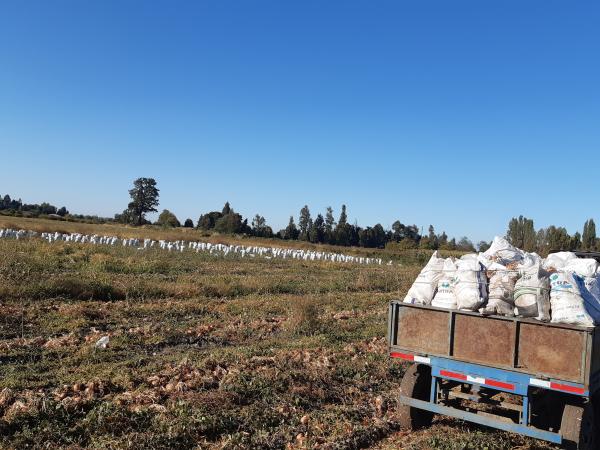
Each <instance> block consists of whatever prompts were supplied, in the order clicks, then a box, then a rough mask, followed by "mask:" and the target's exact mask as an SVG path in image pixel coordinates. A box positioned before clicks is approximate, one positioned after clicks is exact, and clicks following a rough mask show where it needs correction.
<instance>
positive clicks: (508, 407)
mask: <svg viewBox="0 0 600 450" xmlns="http://www.w3.org/2000/svg"><path fill="white" fill-rule="evenodd" d="M388 341H389V354H390V357H392V358H399V359H401V360H405V361H409V362H411V363H413V364H412V365H411V366H410V367H409V368H408V369H407V370H406V372H405V374H404V376H403V378H402V381H401V385H400V392H401V393H400V422H401V425H402V426H403V427H406V428H412V429H414V428H419V427H424V426H428V425H429V424H430V423H431V420H432V417H433V414H443V415H446V416H451V417H456V418H459V419H462V420H466V421H469V422H474V423H477V424H480V425H485V426H489V427H494V428H497V429H500V430H506V431H511V432H515V433H520V434H523V435H526V436H530V437H533V438H537V439H543V440H546V441H550V442H553V443H556V444H562V445H564V446H565V447H566V448H580V449H595V448H600V442H599V440H597V439H596V429H597V427H596V426H595V417H596V418H598V417H600V408H598V406H599V405H598V403H599V400H600V396H598V395H595V394H596V392H597V391H598V387H599V386H600V384H599V382H600V330H599V328H598V327H597V328H583V327H577V326H572V325H565V324H551V323H543V322H539V321H537V320H533V319H521V318H508V317H501V316H481V315H479V314H477V313H474V312H468V311H458V310H448V309H442V308H435V307H431V306H420V305H412V304H407V303H402V302H401V301H392V302H391V303H390V305H389V318H388Z"/></svg>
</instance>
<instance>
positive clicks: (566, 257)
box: [542, 252, 577, 271]
mask: <svg viewBox="0 0 600 450" xmlns="http://www.w3.org/2000/svg"><path fill="white" fill-rule="evenodd" d="M574 259H577V255H575V253H573V252H557V253H550V254H549V255H548V257H547V258H546V259H545V260H544V262H543V264H542V268H544V269H546V270H555V271H558V270H562V269H563V268H564V267H565V266H566V265H567V263H568V262H569V261H571V260H574Z"/></svg>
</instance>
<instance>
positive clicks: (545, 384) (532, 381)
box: [529, 378, 550, 389]
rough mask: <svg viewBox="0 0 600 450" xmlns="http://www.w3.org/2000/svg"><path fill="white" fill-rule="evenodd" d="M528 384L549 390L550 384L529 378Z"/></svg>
mask: <svg viewBox="0 0 600 450" xmlns="http://www.w3.org/2000/svg"><path fill="white" fill-rule="evenodd" d="M529 384H530V385H532V386H539V387H543V388H547V389H550V382H549V381H546V380H538V379H537V378H530V379H529Z"/></svg>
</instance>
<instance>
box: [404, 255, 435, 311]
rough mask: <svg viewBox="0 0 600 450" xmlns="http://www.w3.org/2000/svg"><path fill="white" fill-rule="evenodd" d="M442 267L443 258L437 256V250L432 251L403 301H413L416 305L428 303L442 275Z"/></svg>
mask: <svg viewBox="0 0 600 450" xmlns="http://www.w3.org/2000/svg"><path fill="white" fill-rule="evenodd" d="M443 267H444V258H440V257H439V256H438V252H437V251H435V252H433V255H431V258H430V259H429V262H428V263H427V265H426V266H425V267H423V269H422V270H421V273H419V276H418V277H417V279H416V280H415V282H414V283H413V285H412V286H411V287H410V289H409V290H408V293H407V294H406V297H404V303H413V304H418V305H430V304H431V300H432V299H433V296H434V294H435V290H436V289H437V285H438V281H439V280H440V278H441V276H442V269H443Z"/></svg>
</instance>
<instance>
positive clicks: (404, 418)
mask: <svg viewBox="0 0 600 450" xmlns="http://www.w3.org/2000/svg"><path fill="white" fill-rule="evenodd" d="M430 389H431V368H430V367H429V366H425V365H422V364H413V365H411V366H410V367H409V368H408V369H407V370H406V372H405V373H404V376H403V377H402V382H401V383H400V394H401V395H404V396H406V397H412V398H415V399H417V400H425V401H427V400H429V395H430ZM398 416H399V422H400V426H401V427H402V428H407V429H410V430H415V429H418V428H423V427H427V426H429V425H431V421H432V419H433V413H432V412H430V411H425V410H422V409H418V408H412V407H410V406H408V405H404V404H402V402H400V404H399V407H398Z"/></svg>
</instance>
